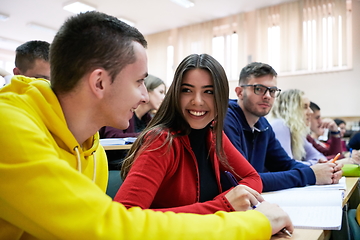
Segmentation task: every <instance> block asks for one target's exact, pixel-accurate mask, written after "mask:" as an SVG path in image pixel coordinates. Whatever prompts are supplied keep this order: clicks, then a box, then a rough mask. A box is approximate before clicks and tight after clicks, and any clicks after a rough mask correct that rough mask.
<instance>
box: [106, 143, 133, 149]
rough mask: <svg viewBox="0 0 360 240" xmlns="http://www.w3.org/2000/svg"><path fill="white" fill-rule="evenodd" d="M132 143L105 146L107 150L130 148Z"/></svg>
mask: <svg viewBox="0 0 360 240" xmlns="http://www.w3.org/2000/svg"><path fill="white" fill-rule="evenodd" d="M131 146H132V144H125V145H106V146H103V147H104V149H105V150H128V149H130V148H131Z"/></svg>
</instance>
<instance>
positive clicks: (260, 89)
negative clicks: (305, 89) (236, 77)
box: [241, 84, 281, 98]
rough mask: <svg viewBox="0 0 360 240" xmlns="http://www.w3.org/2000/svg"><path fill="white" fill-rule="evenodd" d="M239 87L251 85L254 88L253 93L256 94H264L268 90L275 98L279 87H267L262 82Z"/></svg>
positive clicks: (278, 92)
mask: <svg viewBox="0 0 360 240" xmlns="http://www.w3.org/2000/svg"><path fill="white" fill-rule="evenodd" d="M241 87H253V88H254V93H255V94H256V95H262V96H264V95H265V94H266V92H267V91H269V93H270V96H271V97H273V98H275V97H278V96H279V94H280V92H281V89H279V88H277V87H267V86H264V85H262V84H255V85H241Z"/></svg>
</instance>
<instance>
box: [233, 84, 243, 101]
mask: <svg viewBox="0 0 360 240" xmlns="http://www.w3.org/2000/svg"><path fill="white" fill-rule="evenodd" d="M243 91H244V88H242V87H239V86H237V87H236V88H235V92H236V96H237V97H238V98H239V99H242V97H243Z"/></svg>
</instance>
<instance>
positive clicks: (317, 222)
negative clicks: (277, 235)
mask: <svg viewBox="0 0 360 240" xmlns="http://www.w3.org/2000/svg"><path fill="white" fill-rule="evenodd" d="M327 186H330V185H325V186H324V187H323V188H321V186H319V188H312V187H310V188H309V187H304V188H291V189H287V190H281V191H276V192H269V193H265V194H262V196H263V197H264V199H265V201H268V202H271V203H276V204H278V205H279V206H280V207H281V208H282V209H284V211H285V212H287V213H288V214H289V216H290V219H291V221H292V223H293V225H294V227H296V228H309V229H324V230H339V229H340V228H341V220H342V201H343V190H341V189H339V188H333V189H331V188H329V187H327ZM314 190H316V191H314Z"/></svg>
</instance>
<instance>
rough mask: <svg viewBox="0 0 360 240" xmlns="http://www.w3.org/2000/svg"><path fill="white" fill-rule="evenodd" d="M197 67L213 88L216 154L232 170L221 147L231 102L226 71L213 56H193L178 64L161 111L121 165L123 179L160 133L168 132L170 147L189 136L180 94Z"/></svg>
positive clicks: (189, 128)
mask: <svg viewBox="0 0 360 240" xmlns="http://www.w3.org/2000/svg"><path fill="white" fill-rule="evenodd" d="M197 68H199V69H204V70H206V71H208V72H209V74H210V75H211V78H212V81H213V86H214V102H215V112H216V114H215V118H214V124H213V128H212V131H213V132H214V138H215V139H214V140H215V151H216V154H217V156H218V158H219V161H220V162H221V163H222V164H223V165H225V166H227V167H228V168H230V169H231V167H230V165H229V163H228V161H227V159H226V156H225V153H224V150H223V147H222V146H223V144H222V131H223V125H224V118H225V114H226V111H227V106H228V99H229V85H228V80H227V77H226V74H225V71H224V69H223V67H222V66H221V65H220V63H219V62H218V61H217V60H215V59H214V58H213V57H212V56H210V55H208V54H201V55H198V54H191V55H189V56H187V57H186V58H185V59H184V60H183V61H182V62H181V63H180V64H179V66H178V68H177V69H176V71H175V76H174V80H173V82H172V84H171V86H170V88H169V90H168V92H167V94H166V96H165V98H164V100H163V102H162V104H161V105H160V108H159V109H158V111H157V112H156V114H155V116H154V118H153V119H152V120H151V121H150V123H149V124H148V125H147V127H146V128H145V129H144V130H143V131H142V132H141V134H140V135H139V136H138V138H137V140H136V141H135V142H134V144H133V146H132V147H131V149H130V150H129V152H128V155H127V157H126V158H125V160H124V162H123V164H122V169H121V176H122V178H123V179H125V177H126V176H127V174H128V172H129V170H130V168H131V166H132V164H133V163H134V161H135V158H136V156H137V155H138V154H140V153H141V152H142V151H145V149H146V148H147V146H148V145H149V144H150V143H151V142H153V141H154V140H155V139H156V138H157V137H158V136H159V135H160V133H161V132H164V131H167V132H168V134H167V136H168V137H167V139H166V140H165V142H164V144H163V145H165V144H167V143H169V148H170V147H171V144H172V140H173V139H174V138H176V137H178V136H184V135H188V134H189V133H190V131H191V127H190V125H189V124H188V122H187V121H186V120H185V117H184V115H183V113H182V111H181V106H180V92H181V84H182V80H183V77H184V74H185V72H187V71H188V70H192V69H197Z"/></svg>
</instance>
